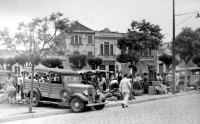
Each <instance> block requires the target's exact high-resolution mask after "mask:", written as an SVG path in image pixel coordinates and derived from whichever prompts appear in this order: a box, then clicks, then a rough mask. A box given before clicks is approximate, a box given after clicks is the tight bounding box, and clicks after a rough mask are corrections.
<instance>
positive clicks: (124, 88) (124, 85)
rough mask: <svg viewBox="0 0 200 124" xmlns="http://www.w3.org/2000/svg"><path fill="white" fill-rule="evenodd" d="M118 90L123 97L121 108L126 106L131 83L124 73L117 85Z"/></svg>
mask: <svg viewBox="0 0 200 124" xmlns="http://www.w3.org/2000/svg"><path fill="white" fill-rule="evenodd" d="M119 90H120V92H121V93H122V95H123V97H124V100H123V102H122V104H121V105H122V108H124V107H128V99H129V96H130V91H131V83H130V80H129V79H127V74H124V78H123V79H122V80H121V82H120V85H119Z"/></svg>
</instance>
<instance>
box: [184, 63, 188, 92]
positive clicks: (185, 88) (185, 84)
mask: <svg viewBox="0 0 200 124" xmlns="http://www.w3.org/2000/svg"><path fill="white" fill-rule="evenodd" d="M187 72H188V63H187V64H185V81H184V92H186V90H187V77H188V73H187Z"/></svg>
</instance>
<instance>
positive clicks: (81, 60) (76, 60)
mask: <svg viewBox="0 0 200 124" xmlns="http://www.w3.org/2000/svg"><path fill="white" fill-rule="evenodd" d="M68 59H69V62H70V63H71V67H72V68H73V69H83V67H84V66H86V59H87V56H86V55H72V56H70V57H69V58H68Z"/></svg>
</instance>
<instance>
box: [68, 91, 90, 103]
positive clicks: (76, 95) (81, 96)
mask: <svg viewBox="0 0 200 124" xmlns="http://www.w3.org/2000/svg"><path fill="white" fill-rule="evenodd" d="M74 98H79V99H81V100H82V101H83V102H87V101H89V99H88V98H87V97H86V96H85V95H83V94H81V93H74V94H72V95H71V98H70V103H71V101H72V100H73V99H74Z"/></svg>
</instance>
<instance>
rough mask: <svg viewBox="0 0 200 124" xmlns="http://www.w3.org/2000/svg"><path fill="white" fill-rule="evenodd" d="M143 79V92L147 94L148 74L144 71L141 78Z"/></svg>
mask: <svg viewBox="0 0 200 124" xmlns="http://www.w3.org/2000/svg"><path fill="white" fill-rule="evenodd" d="M142 81H143V85H144V87H143V88H144V89H143V90H144V93H146V94H148V87H149V78H148V74H147V73H144V77H143V79H142Z"/></svg>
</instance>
